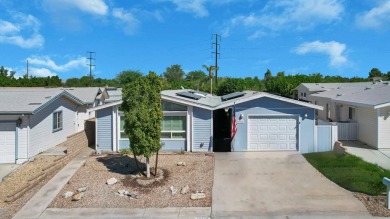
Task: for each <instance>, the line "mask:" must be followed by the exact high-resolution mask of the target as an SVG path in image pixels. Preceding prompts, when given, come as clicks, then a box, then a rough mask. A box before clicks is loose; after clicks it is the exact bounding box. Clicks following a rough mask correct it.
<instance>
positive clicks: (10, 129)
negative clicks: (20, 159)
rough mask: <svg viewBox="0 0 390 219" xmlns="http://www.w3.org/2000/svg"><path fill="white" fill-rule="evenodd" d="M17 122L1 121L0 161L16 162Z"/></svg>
mask: <svg viewBox="0 0 390 219" xmlns="http://www.w3.org/2000/svg"><path fill="white" fill-rule="evenodd" d="M15 129H16V124H15V123H2V122H0V163H15Z"/></svg>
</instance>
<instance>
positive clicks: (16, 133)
mask: <svg viewBox="0 0 390 219" xmlns="http://www.w3.org/2000/svg"><path fill="white" fill-rule="evenodd" d="M15 123H16V130H15V163H17V160H18V154H19V152H18V138H19V134H18V133H19V126H20V124H19V119H18V120H16V121H15Z"/></svg>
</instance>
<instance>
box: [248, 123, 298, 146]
mask: <svg viewBox="0 0 390 219" xmlns="http://www.w3.org/2000/svg"><path fill="white" fill-rule="evenodd" d="M248 123H249V125H248V127H249V130H248V131H249V142H248V146H249V150H251V151H275V150H297V118H296V117H287V116H274V117H270V116H250V117H249V119H248Z"/></svg>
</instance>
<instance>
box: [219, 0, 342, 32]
mask: <svg viewBox="0 0 390 219" xmlns="http://www.w3.org/2000/svg"><path fill="white" fill-rule="evenodd" d="M343 12H344V6H343V5H342V4H341V2H340V0H272V1H269V2H268V3H267V4H266V5H265V6H264V8H262V9H261V10H258V11H255V12H251V13H250V14H247V15H238V16H236V17H233V18H232V19H231V20H230V21H229V23H228V25H227V27H225V29H232V28H234V27H236V26H243V27H246V28H254V29H260V30H262V31H265V30H273V31H279V30H282V29H295V30H306V29H311V28H313V27H315V26H317V25H319V24H322V23H330V22H333V21H338V20H340V19H341V16H342V14H343ZM225 31H226V32H229V31H230V30H225Z"/></svg>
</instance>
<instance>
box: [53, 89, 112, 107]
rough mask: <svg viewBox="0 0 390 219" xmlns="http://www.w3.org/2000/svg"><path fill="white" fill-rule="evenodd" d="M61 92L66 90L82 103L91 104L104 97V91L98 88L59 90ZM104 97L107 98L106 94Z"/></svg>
mask: <svg viewBox="0 0 390 219" xmlns="http://www.w3.org/2000/svg"><path fill="white" fill-rule="evenodd" d="M60 89H61V90H66V91H67V92H69V93H70V94H72V95H73V96H76V97H77V98H79V99H80V100H82V101H83V102H84V103H87V104H92V103H94V102H95V100H96V98H101V97H102V96H104V92H105V91H104V89H100V88H98V87H77V88H60ZM105 96H108V95H107V93H106V94H105Z"/></svg>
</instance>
